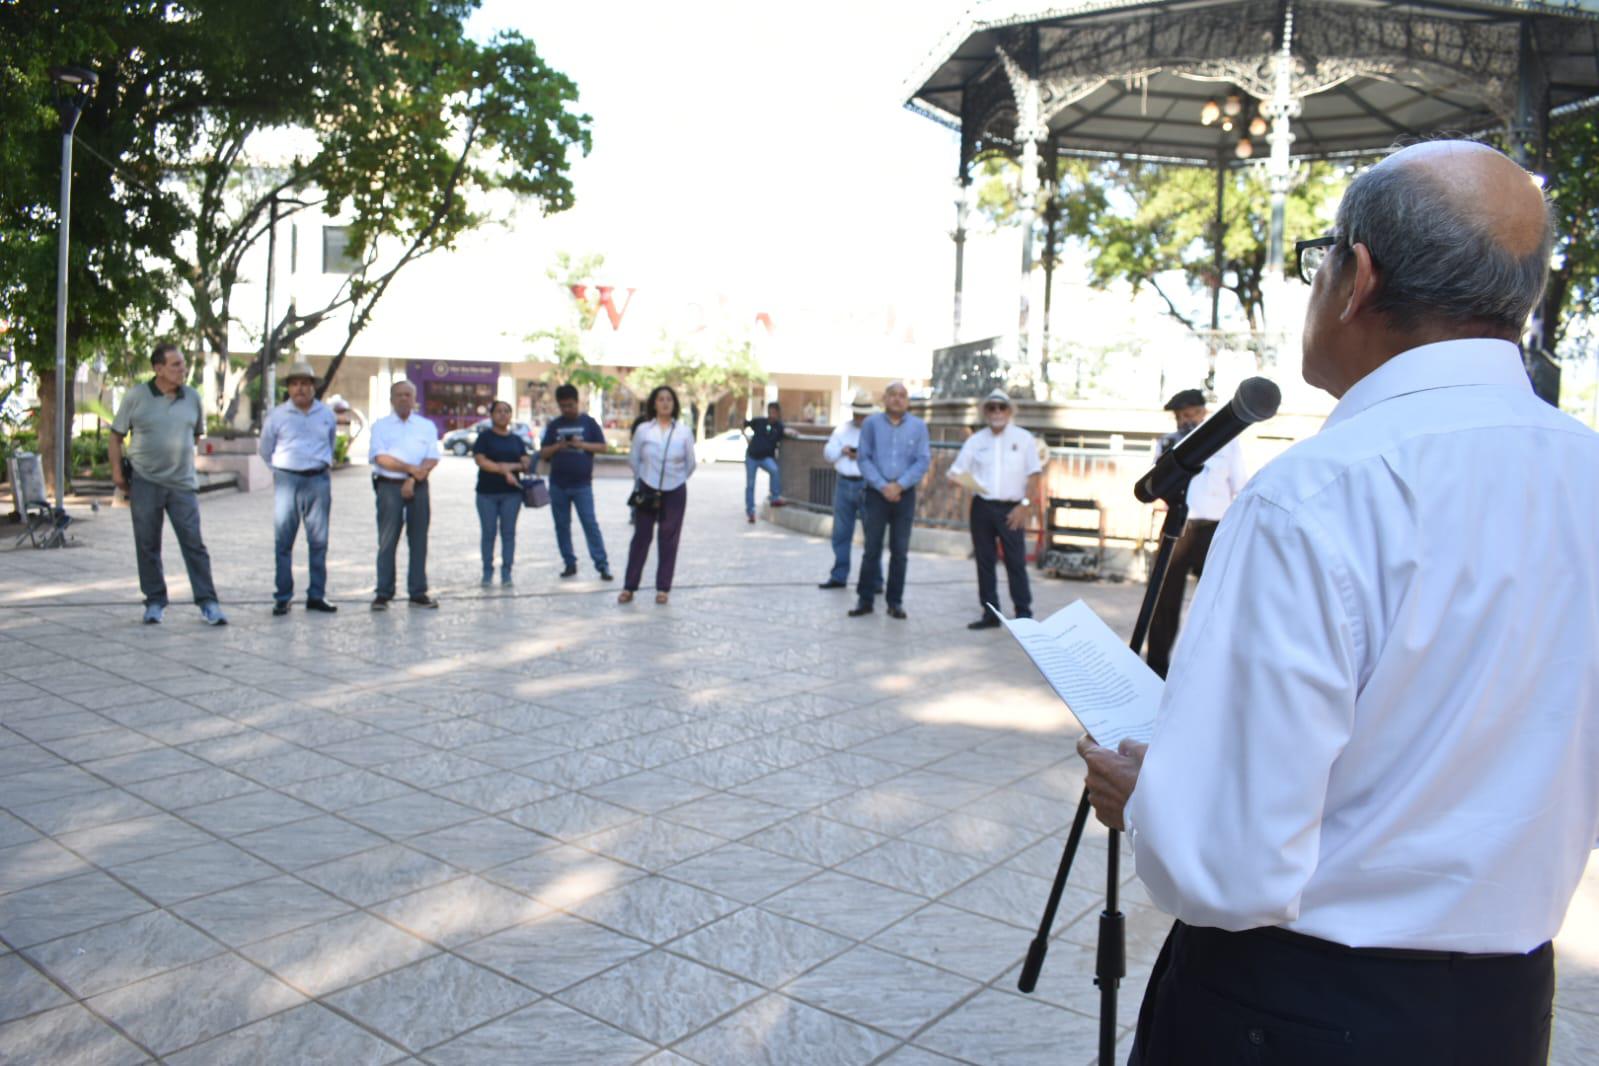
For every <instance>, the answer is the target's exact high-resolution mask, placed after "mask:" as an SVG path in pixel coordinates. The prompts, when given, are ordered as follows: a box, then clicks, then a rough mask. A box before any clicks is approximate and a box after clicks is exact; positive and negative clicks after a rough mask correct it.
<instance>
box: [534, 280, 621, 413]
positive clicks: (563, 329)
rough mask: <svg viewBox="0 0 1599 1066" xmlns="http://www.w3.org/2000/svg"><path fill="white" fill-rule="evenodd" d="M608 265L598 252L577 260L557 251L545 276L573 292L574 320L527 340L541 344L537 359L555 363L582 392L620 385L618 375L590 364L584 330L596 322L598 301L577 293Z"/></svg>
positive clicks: (558, 372)
mask: <svg viewBox="0 0 1599 1066" xmlns="http://www.w3.org/2000/svg"><path fill="white" fill-rule="evenodd" d="M604 265H605V256H603V255H600V254H598V253H595V254H590V255H585V256H581V257H574V256H573V255H572V254H571V253H570V252H556V253H555V261H554V263H553V264H552V265H551V266H550V268H549V269H548V270H547V271H545V273H546V274H548V275H549V278H550V280H551V281H553V282H555V283H557V284H558V285H560V286H561V288H562V289H563V290H568V291H572V295H573V304H572V307H573V313H572V317H571V320H570V321H569V322H568V323H567V324H565V325H561V326H557V327H555V328H553V329H541V330H536V331H534V332H532V333H529V334H528V335H527V338H526V339H527V341H528V342H529V343H531V344H534V345H537V346H538V348H539V349H540V351H539V352H538V353H536V354H535V358H537V359H539V360H540V361H542V362H547V363H550V364H552V365H553V366H554V367H555V372H556V376H557V377H559V378H560V379H561V381H563V382H565V383H567V384H571V385H576V386H577V387H578V388H580V389H581V388H589V389H599V390H602V391H609V390H611V389H614V388H616V386H617V384H618V382H617V380H616V378H615V377H614V376H612V375H610V374H607V373H604V372H603V371H600V370H597V369H595V368H594V366H593V365H592V364H590V363H589V360H588V355H587V353H585V352H584V350H583V331H582V328H581V327H582V324H583V323H584V322H591V321H593V318H594V315H595V313H596V310H595V307H594V306H593V305H594V299H593V298H592V297H589V296H578V295H577V293H576V291H573V290H574V287H576V286H584V285H585V284H586V283H588V282H589V281H590V280H591V279H592V278H593V276H594V275H595V274H597V273H598V272H599V270H600V268H601V267H603V266H604Z"/></svg>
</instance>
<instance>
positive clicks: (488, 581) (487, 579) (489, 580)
mask: <svg viewBox="0 0 1599 1066" xmlns="http://www.w3.org/2000/svg"><path fill="white" fill-rule="evenodd" d="M478 584H479V585H482V586H483V587H484V588H488V587H489V586H490V585H492V584H494V575H493V574H484V575H483V580H482V581H479V582H478Z"/></svg>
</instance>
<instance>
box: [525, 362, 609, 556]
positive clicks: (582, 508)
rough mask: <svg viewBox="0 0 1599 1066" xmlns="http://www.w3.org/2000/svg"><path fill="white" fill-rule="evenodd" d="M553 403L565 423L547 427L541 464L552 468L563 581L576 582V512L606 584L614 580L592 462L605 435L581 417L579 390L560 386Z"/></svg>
mask: <svg viewBox="0 0 1599 1066" xmlns="http://www.w3.org/2000/svg"><path fill="white" fill-rule="evenodd" d="M555 403H556V405H557V406H558V407H560V409H561V417H559V418H552V419H551V420H550V422H549V424H548V425H546V426H545V427H544V436H543V438H542V439H541V440H540V442H539V458H540V459H543V460H544V461H545V462H547V463H549V464H550V517H551V518H553V519H554V520H555V543H556V546H557V547H559V548H560V550H561V561H562V562H563V563H564V564H565V567H564V569H562V571H561V576H562V577H576V576H577V552H576V551H575V550H574V549H573V547H572V508H573V506H574V505H575V506H576V507H577V520H578V521H579V522H581V523H583V539H584V540H586V541H588V548H589V558H590V559H592V560H593V561H594V569H596V570H598V571H599V573H600V579H601V580H602V581H609V580H611V566H610V563H609V561H608V560H607V559H606V555H605V538H604V537H602V536H600V523H599V520H598V519H597V518H595V517H594V456H595V455H597V454H599V453H600V452H603V451H604V450H605V448H606V444H605V431H604V430H603V429H601V428H600V424H599V423H598V422H596V421H594V419H592V418H590V417H589V416H588V415H586V414H583V413H582V411H581V409H580V408H579V406H578V393H577V386H575V385H561V386H559V387H558V388H556V390H555Z"/></svg>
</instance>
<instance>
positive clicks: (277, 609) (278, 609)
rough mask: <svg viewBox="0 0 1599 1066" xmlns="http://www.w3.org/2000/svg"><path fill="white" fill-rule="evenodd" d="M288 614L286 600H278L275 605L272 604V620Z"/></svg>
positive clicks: (287, 602)
mask: <svg viewBox="0 0 1599 1066" xmlns="http://www.w3.org/2000/svg"><path fill="white" fill-rule="evenodd" d="M288 613H289V601H288V600H279V601H278V602H277V603H274V604H273V605H272V617H274V618H282V617H283V616H284V615H286V614H288Z"/></svg>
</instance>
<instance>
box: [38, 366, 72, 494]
mask: <svg viewBox="0 0 1599 1066" xmlns="http://www.w3.org/2000/svg"><path fill="white" fill-rule="evenodd" d="M69 373H70V371H69ZM38 375H39V420H38V422H37V423H35V425H34V429H35V430H36V431H37V432H38V434H39V462H40V464H41V465H42V466H43V467H44V485H45V489H46V490H47V491H48V492H49V493H50V496H51V499H52V500H54V498H55V491H56V371H55V366H54V365H53V364H52V365H51V366H50V368H49V369H47V370H40V371H38ZM72 393H73V389H72V381H71V379H70V378H69V379H68V381H67V463H66V467H67V484H66V489H65V491H64V492H63V493H62V495H63V496H65V495H66V494H67V493H69V492H71V491H72V450H71V449H72V416H73V403H72V400H73V396H72Z"/></svg>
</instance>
